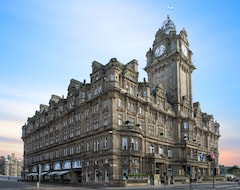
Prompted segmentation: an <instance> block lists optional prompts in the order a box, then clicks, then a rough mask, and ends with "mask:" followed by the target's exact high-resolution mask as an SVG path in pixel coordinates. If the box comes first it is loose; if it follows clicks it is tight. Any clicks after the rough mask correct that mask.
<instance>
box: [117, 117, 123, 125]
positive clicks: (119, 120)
mask: <svg viewBox="0 0 240 190" xmlns="http://www.w3.org/2000/svg"><path fill="white" fill-rule="evenodd" d="M118 125H119V126H122V125H123V115H122V114H118Z"/></svg>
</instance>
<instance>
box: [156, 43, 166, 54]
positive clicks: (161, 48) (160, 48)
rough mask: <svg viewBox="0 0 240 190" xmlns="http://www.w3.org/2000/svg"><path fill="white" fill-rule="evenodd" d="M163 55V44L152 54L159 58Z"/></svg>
mask: <svg viewBox="0 0 240 190" xmlns="http://www.w3.org/2000/svg"><path fill="white" fill-rule="evenodd" d="M164 53H165V45H163V44H161V45H159V46H157V48H156V49H155V52H154V54H155V56H156V57H160V56H161V55H162V54H164Z"/></svg>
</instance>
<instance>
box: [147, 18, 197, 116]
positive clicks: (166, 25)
mask: <svg viewBox="0 0 240 190" xmlns="http://www.w3.org/2000/svg"><path fill="white" fill-rule="evenodd" d="M146 56H147V66H146V67H145V71H146V72H147V75H148V81H149V85H150V87H151V90H152V91H154V90H155V88H156V87H157V85H159V83H161V84H162V85H163V87H164V89H165V92H166V96H167V101H168V102H169V103H170V104H171V105H172V106H173V108H174V110H175V111H176V113H178V114H181V115H182V114H187V115H188V116H190V115H189V114H191V111H192V76H191V75H192V71H193V70H194V69H195V67H194V65H193V64H192V52H191V50H190V49H189V43H188V40H187V32H186V31H185V29H182V30H181V31H180V33H179V34H177V32H176V26H175V24H174V22H173V21H172V20H171V19H170V18H169V16H167V19H166V20H165V21H164V22H163V24H162V26H161V28H160V29H159V30H158V31H157V33H156V35H155V39H154V41H153V45H152V47H151V48H150V49H149V50H148V52H147V54H146Z"/></svg>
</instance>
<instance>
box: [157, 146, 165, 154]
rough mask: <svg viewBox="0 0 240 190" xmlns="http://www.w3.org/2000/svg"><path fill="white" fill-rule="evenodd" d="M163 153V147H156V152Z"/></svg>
mask: <svg viewBox="0 0 240 190" xmlns="http://www.w3.org/2000/svg"><path fill="white" fill-rule="evenodd" d="M163 153H164V152H163V148H162V147H159V148H158V154H160V155H163Z"/></svg>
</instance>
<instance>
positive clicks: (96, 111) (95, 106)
mask: <svg viewBox="0 0 240 190" xmlns="http://www.w3.org/2000/svg"><path fill="white" fill-rule="evenodd" d="M98 112H99V104H98V103H97V104H94V107H93V113H98Z"/></svg>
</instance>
